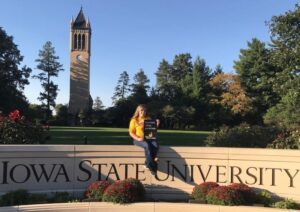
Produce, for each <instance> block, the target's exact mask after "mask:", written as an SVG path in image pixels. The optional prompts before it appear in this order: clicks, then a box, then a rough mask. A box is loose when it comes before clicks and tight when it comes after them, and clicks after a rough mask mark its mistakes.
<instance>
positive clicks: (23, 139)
mask: <svg viewBox="0 0 300 212" xmlns="http://www.w3.org/2000/svg"><path fill="white" fill-rule="evenodd" d="M46 138H47V137H46V133H45V129H44V128H43V127H42V126H41V125H38V124H32V123H30V122H29V121H27V120H26V118H25V117H24V116H21V114H20V112H19V111H18V110H15V111H14V112H11V113H10V114H9V116H8V117H4V116H2V115H1V114H0V144H37V143H44V141H45V140H46Z"/></svg>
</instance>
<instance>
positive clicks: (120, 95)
mask: <svg viewBox="0 0 300 212" xmlns="http://www.w3.org/2000/svg"><path fill="white" fill-rule="evenodd" d="M129 91H130V89H129V75H128V73H127V72H126V71H123V72H122V73H121V75H120V78H119V80H118V84H117V86H116V87H115V92H114V95H113V97H112V100H113V103H114V104H116V102H117V101H119V100H123V99H125V97H126V95H127V93H128V92H129Z"/></svg>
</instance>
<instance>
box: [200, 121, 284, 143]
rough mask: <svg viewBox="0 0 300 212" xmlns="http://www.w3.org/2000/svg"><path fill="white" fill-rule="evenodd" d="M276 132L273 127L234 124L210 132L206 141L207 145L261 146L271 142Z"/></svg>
mask: <svg viewBox="0 0 300 212" xmlns="http://www.w3.org/2000/svg"><path fill="white" fill-rule="evenodd" d="M277 132H278V129H277V128H274V127H262V126H248V125H242V126H236V127H233V128H229V127H221V128H220V130H218V131H215V132H213V133H212V134H210V135H209V136H208V137H207V139H206V143H207V144H208V146H218V147H261V148H265V147H266V146H267V145H268V144H269V143H271V142H272V141H273V140H274V139H275V137H276V134H277Z"/></svg>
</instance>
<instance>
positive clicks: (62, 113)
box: [55, 104, 69, 126]
mask: <svg viewBox="0 0 300 212" xmlns="http://www.w3.org/2000/svg"><path fill="white" fill-rule="evenodd" d="M55 112H56V115H55V124H56V125H62V126H66V125H68V120H69V113H68V106H67V105H63V104H57V105H56V106H55Z"/></svg>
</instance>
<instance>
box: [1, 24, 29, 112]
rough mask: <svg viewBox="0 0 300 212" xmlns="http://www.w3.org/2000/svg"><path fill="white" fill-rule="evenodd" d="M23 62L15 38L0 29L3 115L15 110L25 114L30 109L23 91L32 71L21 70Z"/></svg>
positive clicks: (27, 69)
mask: <svg viewBox="0 0 300 212" xmlns="http://www.w3.org/2000/svg"><path fill="white" fill-rule="evenodd" d="M22 61H23V56H22V55H21V54H20V51H19V50H18V48H17V45H16V44H15V43H14V42H13V37H12V36H8V35H7V34H6V32H5V30H4V29H3V28H1V27H0V85H1V86H0V100H1V101H0V111H2V112H3V113H9V112H11V111H12V110H15V109H19V110H22V111H23V112H22V113H24V110H27V109H28V102H27V100H26V97H25V96H24V94H23V90H24V87H25V85H28V84H29V81H28V78H29V76H30V73H31V69H30V68H28V67H26V66H23V67H22V68H20V67H19V65H20V63H21V62H22Z"/></svg>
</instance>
